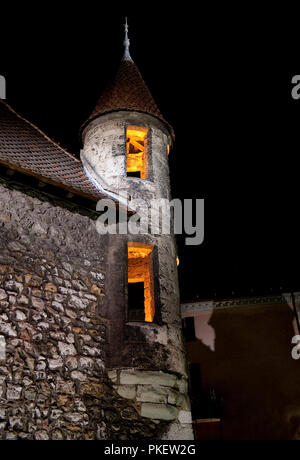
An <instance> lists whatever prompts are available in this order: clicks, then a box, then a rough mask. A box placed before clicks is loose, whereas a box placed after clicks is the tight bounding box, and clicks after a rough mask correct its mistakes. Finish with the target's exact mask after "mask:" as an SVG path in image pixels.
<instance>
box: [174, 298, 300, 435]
mask: <svg viewBox="0 0 300 460" xmlns="http://www.w3.org/2000/svg"><path fill="white" fill-rule="evenodd" d="M181 309H182V318H183V325H184V335H185V338H186V346H187V357H188V363H189V372H190V395H191V403H192V413H193V423H194V430H195V438H196V439H224V440H227V439H232V440H235V439H236V440H238V439H249V440H259V439H261V440H264V439H266V440H268V439H269V440H277V439H299V438H300V411H299V381H300V362H299V361H298V360H295V359H293V358H292V349H293V347H294V346H295V345H293V344H292V337H293V336H295V335H299V328H298V321H297V311H298V312H299V310H300V294H299V293H296V294H295V295H294V296H293V295H291V294H282V295H278V296H274V295H272V296H265V297H249V298H236V299H227V300H223V301H221V300H220V301H203V302H192V303H184V304H182V306H181Z"/></svg>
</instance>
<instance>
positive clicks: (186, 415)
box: [178, 410, 192, 423]
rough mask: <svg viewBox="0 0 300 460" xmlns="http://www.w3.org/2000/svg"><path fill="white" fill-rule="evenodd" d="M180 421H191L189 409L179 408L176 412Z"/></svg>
mask: <svg viewBox="0 0 300 460" xmlns="http://www.w3.org/2000/svg"><path fill="white" fill-rule="evenodd" d="M178 420H179V422H180V423H192V414H191V412H190V411H186V410H180V411H179V414H178Z"/></svg>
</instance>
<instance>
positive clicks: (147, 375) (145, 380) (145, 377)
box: [120, 369, 177, 387]
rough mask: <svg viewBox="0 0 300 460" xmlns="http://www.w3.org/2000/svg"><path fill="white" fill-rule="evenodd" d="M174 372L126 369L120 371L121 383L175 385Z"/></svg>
mask: <svg viewBox="0 0 300 460" xmlns="http://www.w3.org/2000/svg"><path fill="white" fill-rule="evenodd" d="M176 380H177V379H176V377H175V375H173V374H167V373H165V372H162V371H141V370H136V371H135V370H131V369H128V370H124V371H121V372H120V383H121V384H123V385H136V384H144V385H146V384H150V385H162V386H168V387H173V386H175V383H176Z"/></svg>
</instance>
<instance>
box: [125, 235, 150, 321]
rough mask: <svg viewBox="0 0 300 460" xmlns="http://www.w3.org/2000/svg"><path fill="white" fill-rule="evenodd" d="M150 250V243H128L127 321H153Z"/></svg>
mask: <svg viewBox="0 0 300 460" xmlns="http://www.w3.org/2000/svg"><path fill="white" fill-rule="evenodd" d="M152 251H153V246H152V245H149V244H143V243H128V321H146V322H153V321H154V316H155V301H154V279H153V278H154V277H153V253H152Z"/></svg>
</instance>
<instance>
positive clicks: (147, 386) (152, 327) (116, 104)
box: [81, 23, 193, 439]
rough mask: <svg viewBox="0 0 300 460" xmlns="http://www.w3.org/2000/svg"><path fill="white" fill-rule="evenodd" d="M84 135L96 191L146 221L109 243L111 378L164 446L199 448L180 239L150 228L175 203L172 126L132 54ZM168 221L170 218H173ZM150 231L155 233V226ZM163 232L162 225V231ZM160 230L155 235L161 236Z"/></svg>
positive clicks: (106, 308) (106, 310)
mask: <svg viewBox="0 0 300 460" xmlns="http://www.w3.org/2000/svg"><path fill="white" fill-rule="evenodd" d="M124 45H125V52H124V56H123V59H122V61H121V64H120V67H119V70H118V73H117V76H116V78H115V80H114V81H113V82H112V84H111V85H110V86H109V87H108V88H107V89H106V90H105V91H104V92H103V94H102V96H101V97H100V99H99V101H98V103H97V105H96V107H95V109H94V111H93V113H92V114H91V116H90V117H89V119H88V120H87V121H86V123H85V124H84V125H83V128H82V142H83V149H82V151H81V160H82V163H83V166H84V170H85V172H86V174H87V176H88V177H89V179H90V180H91V181H92V182H93V184H94V185H95V186H96V187H97V188H98V189H99V190H100V191H102V192H105V194H106V195H107V196H108V197H109V196H110V197H112V198H114V199H115V198H118V199H119V201H120V203H121V204H123V205H126V204H127V203H126V198H128V207H129V208H130V209H131V210H134V211H136V212H137V214H138V216H139V218H140V221H141V226H142V227H143V232H141V233H140V234H135V233H128V234H126V235H124V234H113V235H109V236H108V247H107V254H106V263H107V271H106V273H107V276H106V289H105V291H106V298H105V301H104V304H103V306H102V311H101V312H100V313H101V316H102V317H104V318H106V319H107V320H108V323H109V328H110V334H109V349H108V351H107V354H108V363H107V365H108V367H109V372H108V374H109V377H110V378H111V380H112V381H113V383H114V385H116V388H117V391H118V393H119V394H120V395H121V396H123V397H124V398H127V399H131V400H132V401H133V403H134V404H135V406H136V408H137V410H138V411H139V412H140V415H141V416H142V417H144V418H147V419H149V423H153V421H154V422H155V423H158V422H159V423H161V425H162V426H163V427H164V429H163V430H162V437H163V439H193V434H192V428H191V412H190V405H189V399H188V395H187V393H188V391H187V388H188V385H187V371H186V358H185V350H184V343H183V340H182V331H181V315H180V298H179V287H178V274H177V253H176V243H175V238H174V234H173V232H172V226H171V232H164V233H165V234H162V233H161V231H159V230H158V229H157V228H156V231H154V230H153V227H151V226H150V227H149V225H148V221H147V218H148V216H149V209H150V207H151V209H152V211H151V212H152V216H153V217H154V216H156V217H158V216H159V212H158V210H159V207H157V206H158V205H159V204H160V203H159V202H158V201H157V200H162V199H164V200H166V201H165V203H168V202H169V201H170V199H171V198H170V197H171V194H170V180H169V165H168V155H169V152H170V149H171V148H172V145H173V142H174V132H173V129H172V127H171V126H170V125H169V124H168V122H167V121H166V120H165V119H164V118H163V116H162V114H161V113H160V111H159V109H158V107H157V105H156V103H155V101H154V99H153V97H152V95H151V93H150V91H149V89H148V88H147V86H146V84H145V82H144V80H143V78H142V76H141V74H140V72H139V70H138V68H137V66H136V64H135V63H134V62H133V60H132V59H131V56H130V53H129V39H128V27H127V23H126V26H125V41H124ZM163 214H164V211H163ZM145 222H146V223H145ZM156 223H157V222H156ZM151 229H152V231H151Z"/></svg>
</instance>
